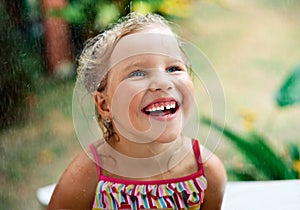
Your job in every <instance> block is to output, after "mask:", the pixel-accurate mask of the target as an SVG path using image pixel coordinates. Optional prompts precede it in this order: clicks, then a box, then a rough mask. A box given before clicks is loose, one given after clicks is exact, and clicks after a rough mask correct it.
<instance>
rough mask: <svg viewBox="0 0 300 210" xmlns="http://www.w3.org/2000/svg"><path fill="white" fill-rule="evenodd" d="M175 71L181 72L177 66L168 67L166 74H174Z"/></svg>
mask: <svg viewBox="0 0 300 210" xmlns="http://www.w3.org/2000/svg"><path fill="white" fill-rule="evenodd" d="M176 71H183V69H182V68H180V67H179V66H170V67H168V68H167V72H170V73H172V72H176Z"/></svg>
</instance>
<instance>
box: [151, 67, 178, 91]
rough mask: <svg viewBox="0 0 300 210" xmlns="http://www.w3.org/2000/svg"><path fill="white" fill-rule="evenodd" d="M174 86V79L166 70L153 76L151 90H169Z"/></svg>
mask: <svg viewBox="0 0 300 210" xmlns="http://www.w3.org/2000/svg"><path fill="white" fill-rule="evenodd" d="M173 87H174V84H173V81H172V80H171V78H170V75H168V74H167V73H166V72H162V73H156V74H154V75H153V76H152V77H151V82H150V85H149V90H150V91H152V92H155V91H167V90H170V89H172V88H173Z"/></svg>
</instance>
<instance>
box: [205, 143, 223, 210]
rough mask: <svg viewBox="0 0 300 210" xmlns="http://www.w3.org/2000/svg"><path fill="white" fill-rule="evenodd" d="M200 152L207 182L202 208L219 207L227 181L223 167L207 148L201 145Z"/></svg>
mask: <svg viewBox="0 0 300 210" xmlns="http://www.w3.org/2000/svg"><path fill="white" fill-rule="evenodd" d="M201 152H202V159H203V168H204V174H205V177H206V179H207V183H208V186H207V190H206V192H205V198H204V205H203V209H221V204H222V200H223V195H224V192H225V186H226V182H227V175H226V171H225V167H224V165H223V163H222V162H221V160H220V159H219V158H218V157H217V156H216V155H215V154H214V153H212V152H211V151H209V150H208V149H207V148H205V147H203V146H202V149H201ZM216 205H217V206H216ZM201 209H202V207H201Z"/></svg>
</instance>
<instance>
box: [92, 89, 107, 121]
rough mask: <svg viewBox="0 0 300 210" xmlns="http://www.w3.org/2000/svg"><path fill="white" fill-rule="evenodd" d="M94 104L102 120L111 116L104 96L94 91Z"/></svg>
mask: <svg viewBox="0 0 300 210" xmlns="http://www.w3.org/2000/svg"><path fill="white" fill-rule="evenodd" d="M94 103H95V105H96V107H97V110H98V112H99V114H100V115H101V117H102V118H104V119H106V118H108V117H110V116H111V113H110V107H109V105H108V100H107V95H106V94H104V93H102V92H98V91H96V92H95V93H94Z"/></svg>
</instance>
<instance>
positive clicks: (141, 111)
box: [105, 52, 194, 143]
mask: <svg viewBox="0 0 300 210" xmlns="http://www.w3.org/2000/svg"><path fill="white" fill-rule="evenodd" d="M178 53H179V54H180V52H178ZM193 91H194V86H193V83H192V81H191V78H190V76H189V74H188V72H187V68H186V66H185V64H184V63H183V61H182V60H178V59H177V58H175V57H170V56H166V55H162V54H157V53H144V54H139V55H134V56H131V57H128V58H126V59H124V60H122V61H121V62H119V63H118V64H117V65H115V66H114V67H113V68H112V69H111V70H110V71H109V74H108V80H107V87H106V92H105V95H106V100H107V106H108V107H109V110H110V115H111V116H112V122H113V127H114V131H115V132H116V133H117V134H118V135H119V137H120V138H121V140H122V138H125V139H127V140H130V141H134V142H138V143H149V142H153V141H156V142H162V143H163V142H164V143H167V142H170V141H173V140H175V139H176V138H177V137H178V136H179V135H180V133H181V131H182V127H183V126H184V124H185V122H186V121H187V119H188V118H189V115H190V114H191V112H192V107H193V103H194V98H193Z"/></svg>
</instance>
